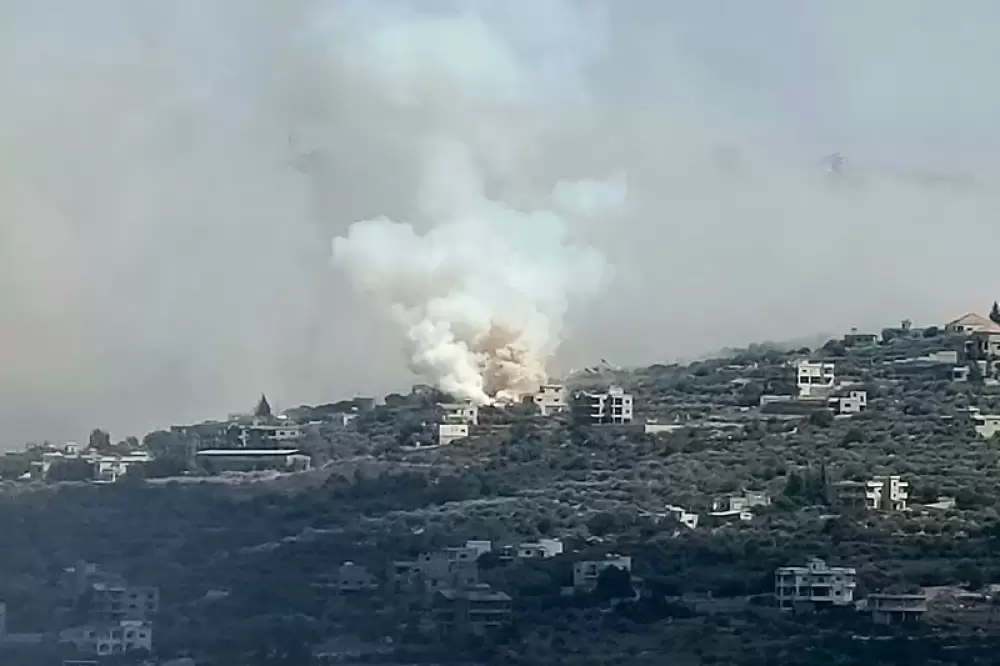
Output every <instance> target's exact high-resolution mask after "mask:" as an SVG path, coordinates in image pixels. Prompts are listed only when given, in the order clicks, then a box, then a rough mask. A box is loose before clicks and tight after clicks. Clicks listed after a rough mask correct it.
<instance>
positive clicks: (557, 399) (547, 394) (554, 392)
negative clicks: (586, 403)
mask: <svg viewBox="0 0 1000 666" xmlns="http://www.w3.org/2000/svg"><path fill="white" fill-rule="evenodd" d="M531 400H532V402H534V403H535V405H536V406H537V407H538V413H539V414H541V415H542V416H549V415H550V414H557V413H559V412H564V411H566V410H567V409H568V408H569V401H568V394H567V392H566V387H565V386H563V385H562V384H543V385H542V386H540V387H539V388H538V392H537V393H535V395H533V396H532V398H531Z"/></svg>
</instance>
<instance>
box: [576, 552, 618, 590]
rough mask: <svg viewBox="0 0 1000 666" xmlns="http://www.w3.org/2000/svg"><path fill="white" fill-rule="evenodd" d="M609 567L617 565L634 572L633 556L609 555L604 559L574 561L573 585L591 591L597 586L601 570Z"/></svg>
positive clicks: (578, 588)
mask: <svg viewBox="0 0 1000 666" xmlns="http://www.w3.org/2000/svg"><path fill="white" fill-rule="evenodd" d="M608 567H617V568H619V569H622V570H623V571H626V572H628V573H630V574H631V573H632V558H631V557H628V556H627V555H608V556H607V557H606V558H604V559H603V560H582V561H580V562H574V563H573V587H574V588H576V589H577V590H585V591H591V590H593V589H594V588H596V587H597V580H598V578H600V576H601V572H602V571H604V570H605V569H607V568H608Z"/></svg>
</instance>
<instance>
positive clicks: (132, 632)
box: [59, 620, 153, 657]
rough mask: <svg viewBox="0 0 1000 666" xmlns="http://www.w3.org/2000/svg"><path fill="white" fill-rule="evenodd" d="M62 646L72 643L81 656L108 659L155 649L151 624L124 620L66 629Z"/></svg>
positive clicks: (61, 641) (62, 637) (60, 639)
mask: <svg viewBox="0 0 1000 666" xmlns="http://www.w3.org/2000/svg"><path fill="white" fill-rule="evenodd" d="M59 642H60V643H71V644H72V645H73V646H74V647H75V648H76V649H77V650H78V651H79V652H80V653H82V654H85V655H92V656H99V657H105V656H110V655H117V654H127V653H129V652H135V651H138V650H143V651H146V652H150V651H152V649H153V627H152V625H150V624H149V623H148V622H142V621H139V620H125V621H121V622H112V623H95V624H89V625H84V626H81V627H73V628H71V629H66V630H64V631H62V632H61V633H60V634H59Z"/></svg>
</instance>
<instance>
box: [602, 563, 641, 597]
mask: <svg viewBox="0 0 1000 666" xmlns="http://www.w3.org/2000/svg"><path fill="white" fill-rule="evenodd" d="M634 594H635V590H634V589H633V588H632V574H631V573H629V572H628V571H626V570H625V569H621V568H619V567H614V566H611V567H605V568H604V569H602V570H601V573H600V574H599V575H598V576H597V587H596V588H595V589H594V596H595V597H597V598H598V599H600V600H601V601H609V600H611V599H628V598H629V597H631V596H633V595H634Z"/></svg>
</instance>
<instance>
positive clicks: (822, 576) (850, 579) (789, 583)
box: [774, 558, 857, 609]
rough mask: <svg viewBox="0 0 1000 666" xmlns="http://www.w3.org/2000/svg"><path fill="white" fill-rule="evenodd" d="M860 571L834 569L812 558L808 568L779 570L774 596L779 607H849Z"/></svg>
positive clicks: (841, 568)
mask: <svg viewBox="0 0 1000 666" xmlns="http://www.w3.org/2000/svg"><path fill="white" fill-rule="evenodd" d="M856 585H857V570H856V569H855V568H854V567H831V566H827V564H826V562H824V561H823V560H821V559H819V558H812V559H810V560H809V562H808V563H807V564H806V566H804V567H779V568H778V570H777V571H775V573H774V593H775V597H776V598H777V600H778V607H779V608H782V609H792V608H795V607H796V606H799V605H809V606H814V607H817V606H819V607H822V606H848V605H850V604H852V603H853V602H854V589H855V587H856Z"/></svg>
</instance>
